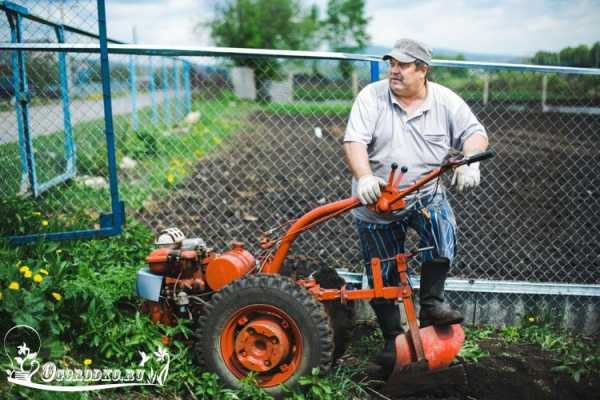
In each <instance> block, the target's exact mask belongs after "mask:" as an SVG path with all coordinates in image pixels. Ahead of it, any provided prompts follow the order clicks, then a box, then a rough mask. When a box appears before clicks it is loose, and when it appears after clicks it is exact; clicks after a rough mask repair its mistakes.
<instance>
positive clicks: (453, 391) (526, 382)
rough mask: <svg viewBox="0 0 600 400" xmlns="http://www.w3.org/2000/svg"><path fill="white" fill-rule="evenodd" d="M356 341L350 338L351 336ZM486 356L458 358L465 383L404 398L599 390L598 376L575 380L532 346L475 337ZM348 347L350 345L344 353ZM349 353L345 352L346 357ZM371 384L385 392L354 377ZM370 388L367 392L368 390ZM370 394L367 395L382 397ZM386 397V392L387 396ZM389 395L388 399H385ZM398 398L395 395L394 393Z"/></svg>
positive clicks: (565, 399)
mask: <svg viewBox="0 0 600 400" xmlns="http://www.w3.org/2000/svg"><path fill="white" fill-rule="evenodd" d="M374 329H375V328H374V327H373V326H371V325H364V324H363V325H359V326H357V327H356V329H355V334H354V338H360V337H362V336H363V335H370V334H371V333H372V332H373V330H374ZM355 340H356V339H355ZM478 344H479V346H480V347H481V349H482V350H483V351H486V352H488V353H489V356H487V357H483V358H480V359H479V360H478V361H477V362H471V361H469V362H464V361H463V362H462V364H463V366H464V369H465V375H466V381H465V382H464V384H462V385H446V386H440V387H437V388H432V389H428V390H426V391H424V392H420V393H413V394H407V395H405V396H402V397H401V398H402V399H404V400H428V399H444V400H474V399H477V400H505V399H511V400H513V399H514V400H558V399H560V400H571V399H572V400H587V399H589V400H592V399H594V400H595V399H598V398H599V394H600V375H599V374H598V373H597V372H594V373H593V374H594V375H592V376H589V375H583V376H582V377H581V378H580V381H579V382H576V381H575V380H574V379H573V377H572V376H570V375H569V374H567V373H565V372H562V371H557V370H555V368H557V367H559V366H560V365H561V362H560V361H561V360H560V359H558V358H557V356H556V355H555V354H552V353H550V352H547V351H543V350H541V349H540V348H539V347H538V346H534V345H530V344H522V343H508V342H506V341H502V340H499V339H485V340H478ZM351 351H352V348H351V350H350V352H351ZM351 357H352V356H350V358H351ZM356 378H357V379H358V380H363V381H364V382H367V383H370V384H371V389H372V390H374V391H375V392H377V393H380V394H382V395H384V396H385V394H384V393H382V392H383V389H382V385H381V383H380V382H378V381H376V380H374V379H373V377H368V376H364V377H362V378H361V377H358V376H357V377H356ZM369 391H370V390H369ZM375 392H372V391H371V393H372V394H373V396H372V398H373V399H384V398H385V397H382V396H379V395H378V394H377V393H375ZM387 397H388V398H390V396H389V395H388V396H387ZM391 398H393V397H391ZM398 398H400V397H398Z"/></svg>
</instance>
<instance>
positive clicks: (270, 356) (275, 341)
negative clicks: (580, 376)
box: [235, 317, 290, 372]
mask: <svg viewBox="0 0 600 400" xmlns="http://www.w3.org/2000/svg"><path fill="white" fill-rule="evenodd" d="M239 322H242V323H243V322H245V321H243V320H242V321H239ZM284 323H285V321H278V320H276V319H275V318H271V317H261V318H257V319H254V320H252V321H251V322H249V323H248V324H246V325H245V326H244V327H243V328H242V330H241V331H240V332H239V334H238V335H237V337H236V339H235V353H236V355H237V359H238V361H239V362H240V363H241V364H242V365H243V366H244V367H245V368H247V369H249V370H251V371H255V372H267V371H269V370H271V369H273V368H275V367H276V366H278V365H279V364H280V362H281V361H282V360H285V359H286V358H287V356H288V355H289V352H290V344H289V339H288V337H287V334H286V332H285V328H284V326H282V325H283V324H284Z"/></svg>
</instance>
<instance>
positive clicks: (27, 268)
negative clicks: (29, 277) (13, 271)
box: [19, 265, 31, 274]
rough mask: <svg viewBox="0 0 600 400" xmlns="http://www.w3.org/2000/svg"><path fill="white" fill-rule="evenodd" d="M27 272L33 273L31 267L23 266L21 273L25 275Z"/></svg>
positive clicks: (20, 269)
mask: <svg viewBox="0 0 600 400" xmlns="http://www.w3.org/2000/svg"><path fill="white" fill-rule="evenodd" d="M27 271H29V272H31V271H30V270H29V267H28V266H27V265H23V266H22V267H21V268H19V272H20V273H22V274H24V273H25V272H27Z"/></svg>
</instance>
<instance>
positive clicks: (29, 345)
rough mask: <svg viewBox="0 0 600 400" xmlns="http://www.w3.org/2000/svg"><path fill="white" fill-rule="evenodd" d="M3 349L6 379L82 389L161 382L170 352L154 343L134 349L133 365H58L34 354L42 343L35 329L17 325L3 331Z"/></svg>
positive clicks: (59, 388) (58, 388)
mask: <svg viewBox="0 0 600 400" xmlns="http://www.w3.org/2000/svg"><path fill="white" fill-rule="evenodd" d="M3 345H4V352H5V353H6V355H7V356H8V359H9V360H10V365H11V369H7V370H6V374H7V375H8V382H10V383H13V384H15V385H20V386H25V387H29V388H32V389H40V390H47V391H53V392H84V391H93V390H103V389H113V388H119V387H131V386H163V385H164V384H165V382H166V381H167V377H168V374H169V363H170V362H171V356H170V355H169V352H168V351H167V350H166V349H165V348H163V347H160V346H159V347H158V348H157V349H156V351H154V352H152V353H150V354H146V353H145V352H143V351H138V354H139V355H140V359H141V360H140V363H139V364H138V367H137V368H135V369H131V368H127V369H117V368H104V369H99V368H89V367H85V368H83V369H82V368H58V367H57V365H56V363H54V362H52V361H47V362H43V360H40V359H39V358H38V354H39V351H40V349H41V347H42V340H41V338H40V335H39V333H38V332H37V331H36V330H35V329H33V328H32V327H30V326H27V325H17V326H14V327H12V328H11V329H9V331H8V332H6V335H4V342H3Z"/></svg>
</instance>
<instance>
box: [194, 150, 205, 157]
mask: <svg viewBox="0 0 600 400" xmlns="http://www.w3.org/2000/svg"><path fill="white" fill-rule="evenodd" d="M194 154H196V157H202V156H203V155H204V152H203V151H202V150H196V151H195V152H194Z"/></svg>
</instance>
